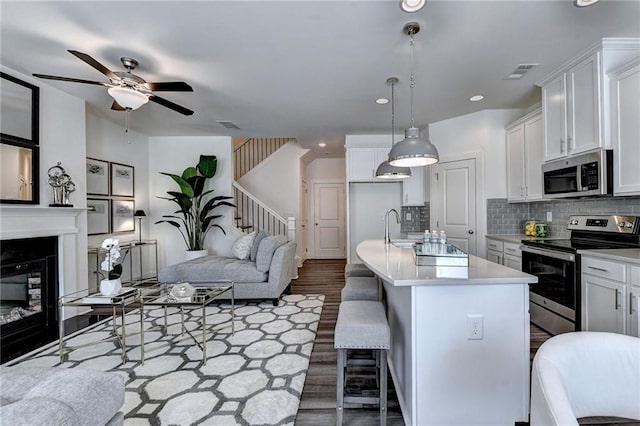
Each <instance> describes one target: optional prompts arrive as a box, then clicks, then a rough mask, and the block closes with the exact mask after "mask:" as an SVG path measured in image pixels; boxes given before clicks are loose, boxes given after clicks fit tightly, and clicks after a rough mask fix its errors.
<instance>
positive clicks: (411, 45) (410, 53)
mask: <svg viewBox="0 0 640 426" xmlns="http://www.w3.org/2000/svg"><path fill="white" fill-rule="evenodd" d="M415 85H416V80H415V78H414V75H413V32H412V33H411V37H410V39H409V88H410V89H411V127H415V126H414V125H413V87H414V86H415Z"/></svg>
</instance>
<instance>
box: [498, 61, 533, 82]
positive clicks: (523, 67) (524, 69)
mask: <svg viewBox="0 0 640 426" xmlns="http://www.w3.org/2000/svg"><path fill="white" fill-rule="evenodd" d="M537 66H538V64H520V65H518V66H517V67H516V69H515V70H513V71H511V74H509V75H508V76H506V77H505V78H504V79H505V80H518V79H520V78H522V77H523V76H524V75H525V74H526V73H528V72H529V71H531V70H532V69H534V68H535V67H537Z"/></svg>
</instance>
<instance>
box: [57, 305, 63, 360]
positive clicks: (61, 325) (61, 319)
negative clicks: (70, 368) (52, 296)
mask: <svg viewBox="0 0 640 426" xmlns="http://www.w3.org/2000/svg"><path fill="white" fill-rule="evenodd" d="M58 312H60V318H59V328H60V348H59V349H60V364H62V359H63V357H64V355H63V352H64V311H63V304H62V302H59V303H58Z"/></svg>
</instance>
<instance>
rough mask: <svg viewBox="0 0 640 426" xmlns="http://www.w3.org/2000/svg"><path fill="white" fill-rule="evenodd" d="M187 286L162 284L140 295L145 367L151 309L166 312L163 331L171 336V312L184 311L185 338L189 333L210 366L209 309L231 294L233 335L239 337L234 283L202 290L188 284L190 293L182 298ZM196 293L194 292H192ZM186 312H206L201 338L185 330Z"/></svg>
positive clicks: (183, 284)
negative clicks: (146, 316) (146, 317)
mask: <svg viewBox="0 0 640 426" xmlns="http://www.w3.org/2000/svg"><path fill="white" fill-rule="evenodd" d="M185 284H186V283H177V284H166V283H159V284H156V285H154V286H151V287H147V288H145V289H144V290H142V291H141V294H140V330H141V332H140V337H141V340H140V359H141V362H142V363H143V364H144V324H143V321H144V308H146V307H147V306H156V307H157V306H161V307H163V308H164V327H162V328H163V331H164V333H165V334H166V332H167V309H168V308H169V307H176V308H178V309H179V310H180V327H181V335H183V334H184V332H185V331H186V332H187V334H189V336H191V338H192V339H193V341H194V342H195V343H196V344H197V345H198V347H200V349H201V350H202V361H203V362H204V363H205V364H206V362H207V315H206V308H207V306H209V305H210V304H211V302H213V301H214V300H216V299H218V298H220V296H222V295H223V294H225V293H227V292H231V333H232V334H235V300H234V297H235V294H234V287H235V283H234V282H233V281H220V282H219V284H220V285H219V286H217V285H216V286H215V287H211V286H207V287H200V286H194V287H192V286H190V285H188V284H187V286H188V287H187V291H185V292H184V294H181V292H180V289H181V286H182V287H183V288H184V287H186V286H185ZM191 291H192V292H191ZM184 308H189V309H198V308H200V309H202V314H201V318H200V333H201V335H200V336H199V337H196V336H194V334H193V333H192V332H191V331H190V330H188V329H187V328H186V327H185V326H184Z"/></svg>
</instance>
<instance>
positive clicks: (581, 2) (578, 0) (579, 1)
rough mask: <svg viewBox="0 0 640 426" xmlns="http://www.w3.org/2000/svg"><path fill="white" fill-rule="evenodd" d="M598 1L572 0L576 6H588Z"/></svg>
mask: <svg viewBox="0 0 640 426" xmlns="http://www.w3.org/2000/svg"><path fill="white" fill-rule="evenodd" d="M597 2H598V0H575V1H574V2H573V4H574V6H576V7H588V6H591V5H594V4H596V3H597Z"/></svg>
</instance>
